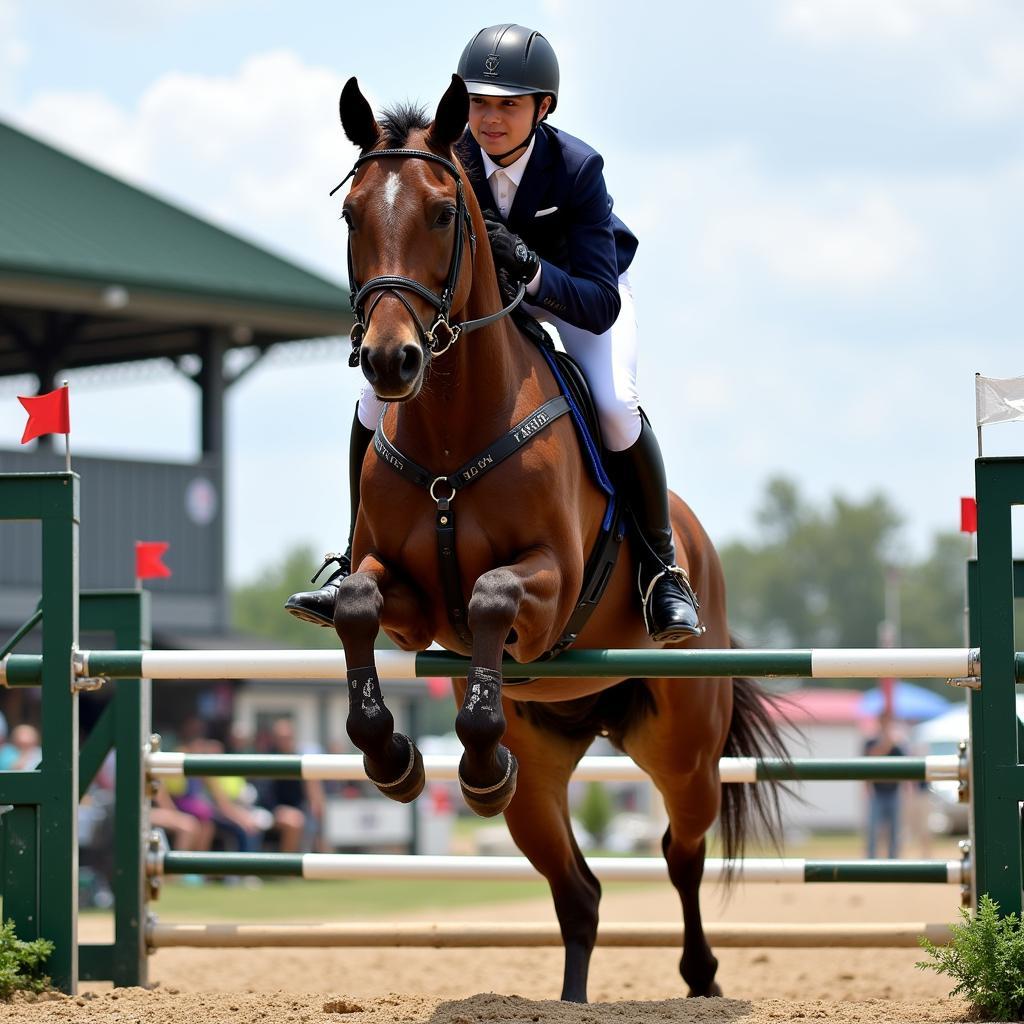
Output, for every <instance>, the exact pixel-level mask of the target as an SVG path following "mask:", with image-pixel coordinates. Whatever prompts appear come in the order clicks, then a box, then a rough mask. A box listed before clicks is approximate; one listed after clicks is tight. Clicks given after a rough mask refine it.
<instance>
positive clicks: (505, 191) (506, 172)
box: [480, 136, 541, 295]
mask: <svg viewBox="0 0 1024 1024" xmlns="http://www.w3.org/2000/svg"><path fill="white" fill-rule="evenodd" d="M536 141H537V138H536V136H534V137H533V138H531V139H530V144H529V145H528V146H527V147H526V152H525V153H523V155H522V156H521V157H519V159H518V160H514V161H513V162H512V163H510V164H509V165H508V166H507V167H502V166H501V165H500V164H496V163H495V162H494V161H493V160H492V159H491V158H490V157H489V156H488V155H487V154H486V153H485V152H484V151H483V149H481V150H480V157H481V159H482V160H483V166H484V174H485V175H487V184H488V185H490V188H491V195H492V196H494V202H495V203H496V204H497V206H498V212H499V213H500V214H501V216H502V217H503V218H504V219H505V220H506V221H507V220H508V215H509V211H510V210H511V209H512V204H513V203H514V202H515V198H516V192H518V191H519V185H520V183H521V182H522V180H523V174H524V172H525V171H526V165H527V164H528V163H529V162H530V157H531V156H532V155H533V146H534V143H535V142H536ZM540 273H541V271H540V267H538V268H537V273H536V274H534V276H533V280H532V281H530V283H529V284H528V285H527V286H526V294H527V295H536V294H537V292H538V290H539V289H540Z"/></svg>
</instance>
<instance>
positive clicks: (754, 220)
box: [701, 193, 924, 292]
mask: <svg viewBox="0 0 1024 1024" xmlns="http://www.w3.org/2000/svg"><path fill="white" fill-rule="evenodd" d="M828 205H829V206H831V207H832V208H831V209H827V210H815V209H812V208H810V205H802V204H800V203H799V202H796V201H794V200H792V199H789V198H778V199H767V200H766V201H763V202H761V203H758V204H757V205H753V206H751V207H750V208H746V209H743V208H740V209H733V210H731V211H728V212H725V213H724V214H723V215H722V216H720V217H719V218H718V219H717V220H715V221H714V222H712V223H710V224H709V225H708V229H707V232H706V234H705V236H704V239H703V244H702V246H701V251H702V255H703V259H704V263H705V266H706V268H707V269H708V270H709V271H711V272H719V271H727V270H729V269H730V268H735V266H736V264H737V263H739V262H741V261H743V260H746V259H749V260H753V261H755V262H757V263H760V264H761V265H762V267H763V268H764V269H765V270H766V271H767V272H768V273H769V274H771V275H772V276H774V277H775V278H777V279H778V280H780V281H783V282H785V283H788V284H795V285H798V286H805V287H812V288H818V287H826V288H833V289H836V290H839V291H857V292H861V291H867V290H872V289H878V288H888V287H891V286H892V285H893V284H895V283H897V282H898V281H899V280H900V279H901V278H904V277H906V276H907V275H909V274H910V273H911V272H912V270H913V268H914V265H915V263H916V261H917V260H918V259H919V257H920V254H921V252H922V250H923V249H924V244H923V240H922V238H921V236H920V233H919V232H918V230H917V229H916V228H915V226H914V225H913V224H912V223H911V222H910V221H909V220H908V218H907V217H906V216H904V215H903V214H902V213H901V212H900V211H899V210H898V209H897V208H896V206H895V205H894V204H893V202H892V201H891V200H890V199H888V198H887V197H885V196H884V195H877V194H876V195H872V194H867V195H857V194H856V193H854V194H852V195H849V196H843V197H841V198H840V199H839V200H838V201H837V202H834V203H829V204H828Z"/></svg>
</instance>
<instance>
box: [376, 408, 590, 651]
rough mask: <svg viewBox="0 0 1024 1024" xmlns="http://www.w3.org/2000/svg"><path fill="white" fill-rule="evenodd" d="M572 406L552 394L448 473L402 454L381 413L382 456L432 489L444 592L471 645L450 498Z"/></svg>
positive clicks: (452, 617) (451, 616)
mask: <svg viewBox="0 0 1024 1024" xmlns="http://www.w3.org/2000/svg"><path fill="white" fill-rule="evenodd" d="M569 411H570V405H569V402H568V399H566V397H565V396H564V395H559V396H558V397H557V398H552V399H550V400H549V401H547V402H545V403H544V404H543V405H542V406H541V407H540V408H539V409H535V410H534V411H533V412H532V413H530V415H529V416H527V417H526V418H525V419H523V420H520V421H519V422H518V423H517V424H516V425H515V426H514V427H512V429H511V430H509V431H508V432H507V433H505V434H502V436H501V437H500V438H498V440H497V441H495V442H494V443H493V444H492V445H490V446H489V447H488V448H485V449H484V450H483V451H482V452H481V453H480V454H479V455H477V456H476V457H475V458H472V459H470V460H469V462H467V463H465V464H464V465H462V466H460V467H459V468H458V469H457V470H456V471H455V472H454V473H450V474H448V475H447V476H445V475H440V476H438V475H437V474H434V473H431V472H430V470H428V469H424V468H423V466H421V465H419V463H417V462H414V461H413V460H412V459H410V458H409V457H408V456H406V455H403V454H402V452H401V451H399V450H398V448H396V447H395V446H394V445H393V444H392V443H391V442H390V441H389V440H388V439H387V436H386V435H385V433H384V412H383V411H382V412H381V415H380V419H379V420H378V422H377V430H376V433H375V434H374V435H373V447H374V450H375V451H376V452H377V455H378V457H379V458H380V459H381V460H382V461H383V462H386V463H387V464H388V465H389V466H390V467H391V468H392V469H393V470H394V471H395V472H396V473H398V474H399V475H400V476H403V477H404V478H405V479H406V480H408V481H409V482H410V483H413V484H415V485H416V486H417V487H422V488H423V489H424V490H426V491H428V492H429V493H430V497H431V498H433V499H434V501H435V502H436V504H437V514H436V518H435V520H434V527H435V530H436V533H437V557H438V562H439V564H440V569H441V589H442V591H443V592H444V600H445V607H446V609H447V611H448V621H449V622H450V623H451V625H452V628H453V629H454V630H455V633H456V635H457V636H458V637H459V639H460V640H461V641H462V642H463V643H464V644H467V645H471V644H472V642H473V636H472V634H471V633H470V631H469V623H468V621H467V617H468V612H467V609H466V601H465V597H464V595H463V593H462V575H461V573H460V571H459V558H458V552H457V550H456V547H455V510H454V509H453V508H452V500H453V499H454V498H455V495H456V494H457V493H458V492H459V491H460V490H462V489H463V488H464V487H468V486H469V485H470V484H471V483H473V482H474V481H475V480H479V479H480V477H482V476H483V475H484V473H486V472H488V471H489V470H491V469H493V468H494V467H495V466H497V465H498V464H499V463H501V462H504V461H505V459H507V458H508V457H509V456H510V455H514V454H515V453H516V452H517V451H519V450H520V449H521V448H523V447H524V446H525V445H527V444H529V443H530V441H532V440H533V438H534V437H536V436H537V434H539V433H540V432H541V431H542V430H544V429H545V428H547V427H549V426H550V425H551V424H552V423H554V422H555V420H557V419H558V418H559V417H561V416H564V415H565V414H566V413H567V412H569Z"/></svg>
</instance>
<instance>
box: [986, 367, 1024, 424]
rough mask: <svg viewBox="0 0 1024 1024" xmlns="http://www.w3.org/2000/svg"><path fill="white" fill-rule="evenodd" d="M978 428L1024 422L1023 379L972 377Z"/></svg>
mask: <svg viewBox="0 0 1024 1024" xmlns="http://www.w3.org/2000/svg"><path fill="white" fill-rule="evenodd" d="M974 389H975V398H976V400H977V406H978V426H979V427H980V426H981V425H982V424H984V423H1003V422H1005V421H1008V420H1024V377H1007V378H1005V379H1000V378H998V377H982V375H981V374H980V373H976V374H975V375H974Z"/></svg>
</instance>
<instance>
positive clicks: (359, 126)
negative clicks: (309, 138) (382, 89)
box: [338, 78, 380, 152]
mask: <svg viewBox="0 0 1024 1024" xmlns="http://www.w3.org/2000/svg"><path fill="white" fill-rule="evenodd" d="M338 107H339V109H340V111H341V126H342V128H344V129H345V134H346V135H347V136H348V138H349V141H350V142H354V143H355V144H356V145H357V146H358V147H359V148H360V149H361V150H363V152H365V151H366V150H368V149H370V148H371V147H372V146H375V145H376V144H377V141H378V139H380V126H379V125H378V124H377V121H376V119H375V118H374V116H373V109H372V108H371V107H370V104H369V103H367V102H366V97H365V96H364V95H363V94H362V93H361V92H360V91H359V83H358V82H357V81H356V80H355V78H350V79H349V80H348V81H347V82H346V83H345V88H344V89H342V90H341V100H340V101H339V103H338Z"/></svg>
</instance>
